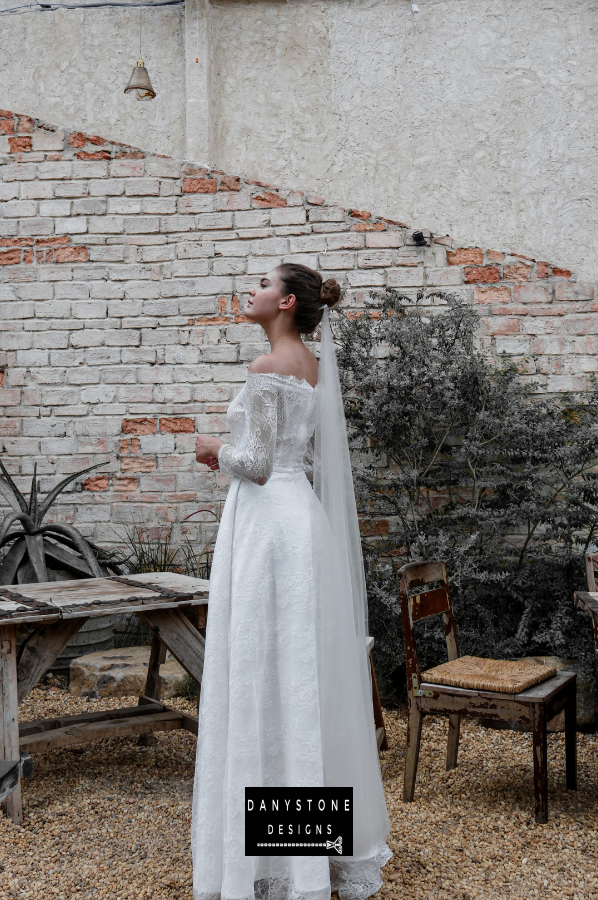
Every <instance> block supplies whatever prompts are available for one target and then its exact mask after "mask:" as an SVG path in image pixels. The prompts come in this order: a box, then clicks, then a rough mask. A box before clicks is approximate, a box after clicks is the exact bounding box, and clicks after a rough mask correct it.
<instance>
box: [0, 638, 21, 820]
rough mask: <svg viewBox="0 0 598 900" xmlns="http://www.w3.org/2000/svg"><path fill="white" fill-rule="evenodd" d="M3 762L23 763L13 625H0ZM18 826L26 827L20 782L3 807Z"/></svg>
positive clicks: (0, 742) (0, 746)
mask: <svg viewBox="0 0 598 900" xmlns="http://www.w3.org/2000/svg"><path fill="white" fill-rule="evenodd" d="M0 724H1V727H2V731H1V732H0V759H3V760H15V761H16V762H18V761H19V759H20V751H19V701H18V696H17V641H16V628H15V626H14V625H0ZM3 806H4V808H5V809H6V813H7V815H8V817H9V818H10V819H12V821H13V822H14V823H15V825H22V824H23V805H22V799H21V782H20V774H19V782H18V784H17V787H16V788H15V789H14V790H13V791H12V793H10V794H9V796H8V797H7V799H6V800H5V801H4V803H3Z"/></svg>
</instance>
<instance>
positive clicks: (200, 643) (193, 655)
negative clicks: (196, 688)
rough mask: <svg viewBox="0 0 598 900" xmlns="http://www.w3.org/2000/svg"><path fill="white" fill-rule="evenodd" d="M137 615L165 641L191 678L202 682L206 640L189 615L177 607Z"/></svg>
mask: <svg viewBox="0 0 598 900" xmlns="http://www.w3.org/2000/svg"><path fill="white" fill-rule="evenodd" d="M137 615H138V616H139V618H140V619H141V620H142V622H145V624H146V625H148V626H149V627H150V628H151V629H152V631H154V632H155V633H156V634H157V635H158V637H159V638H160V639H161V640H162V641H164V643H165V644H166V646H167V647H168V649H169V650H170V652H171V653H172V655H173V656H174V657H175V659H176V660H177V661H178V662H179V663H180V664H181V665H182V667H183V668H184V669H185V671H186V672H188V673H189V675H190V676H191V678H194V679H195V680H196V681H197V682H198V684H199V683H201V679H202V675H203V661H204V656H205V645H206V642H205V640H204V639H203V637H202V636H201V634H200V633H199V631H198V630H197V629H196V628H194V627H193V625H192V624H191V622H190V621H189V619H188V618H187V616H185V615H183V613H182V612H179V611H178V610H176V609H165V610H152V611H151V612H150V611H149V610H148V611H147V612H146V611H144V612H138V613H137Z"/></svg>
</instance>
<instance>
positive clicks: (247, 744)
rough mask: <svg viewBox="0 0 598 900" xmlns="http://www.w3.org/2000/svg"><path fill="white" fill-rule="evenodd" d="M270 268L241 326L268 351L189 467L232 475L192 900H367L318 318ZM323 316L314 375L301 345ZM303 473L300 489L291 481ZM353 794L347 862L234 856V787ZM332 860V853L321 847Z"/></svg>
mask: <svg viewBox="0 0 598 900" xmlns="http://www.w3.org/2000/svg"><path fill="white" fill-rule="evenodd" d="M339 299H340V287H339V285H338V284H337V282H336V281H335V280H334V279H328V280H327V281H325V282H324V283H322V278H321V276H320V275H319V274H318V273H317V272H314V271H313V270H312V269H309V268H307V267H306V266H302V265H297V264H284V265H281V266H278V267H277V268H275V269H274V270H273V271H271V272H270V273H269V274H268V275H267V276H265V277H264V278H262V279H261V282H260V286H259V288H257V289H255V290H252V291H250V299H249V300H248V302H247V307H246V309H245V310H244V315H245V316H246V317H247V318H248V319H251V320H252V321H253V322H257V323H259V324H260V325H261V326H262V327H263V328H264V330H265V332H266V334H267V336H268V340H269V342H270V347H271V353H264V354H263V355H261V356H258V357H257V359H255V360H253V362H252V363H251V364H250V365H249V370H248V373H247V380H246V382H245V384H244V385H243V387H242V389H241V391H240V392H239V393H238V394H237V396H236V397H235V398H234V400H233V401H232V403H231V404H230V406H229V409H228V414H227V417H228V424H229V428H230V432H231V438H230V442H228V443H225V442H223V441H222V440H220V438H217V437H214V436H210V435H202V436H200V437H198V438H197V442H196V459H197V461H198V462H200V463H205V464H206V465H207V466H209V468H210V469H212V470H217V469H220V471H221V472H223V473H224V474H226V475H231V476H232V481H231V485H230V488H229V492H228V496H227V499H226V503H225V505H224V509H223V513H222V518H221V522H220V528H219V531H218V536H217V541H216V546H215V549H214V557H213V563H212V571H211V577H210V599H209V607H208V609H209V612H208V620H207V630H206V656H205V662H204V672H203V680H202V685H201V694H200V708H199V733H198V741H197V760H196V768H195V784H194V793H193V811H192V825H191V831H192V834H191V844H192V851H193V900H256V898H257V900H328V898H330V895H331V891H335V890H336V891H338V893H339V896H340V898H341V900H366V898H367V897H370V896H372V895H373V894H375V893H376V892H377V891H378V890H379V889H380V887H381V886H382V878H381V875H380V869H381V867H382V866H383V865H384V864H385V863H386V862H387V861H388V860H389V859H390V857H391V856H392V853H391V851H390V849H389V848H388V845H387V843H386V840H387V838H388V837H389V834H390V823H389V818H388V812H387V808H386V801H385V797H384V791H383V787H382V779H381V774H380V764H379V760H378V751H377V746H376V739H375V728H374V719H373V711H372V694H371V680H370V679H371V676H370V669H369V662H368V655H367V645H366V636H367V602H366V595H365V580H364V574H363V562H362V557H361V545H360V541H359V528H358V521H357V513H356V508H355V495H354V492H353V483H352V477H351V467H350V459H349V450H348V444H347V434H346V426H345V419H344V413H343V407H342V397H341V393H340V384H339V378H338V370H337V365H336V357H335V353H334V346H333V343H332V334H331V331H330V325H329V321H328V308H329V307H332V306H334V304H335V303H337V302H338V301H339ZM320 323H321V350H320V362H319V365H318V362H317V360H316V359H315V357H314V356H313V355H312V354H311V353H310V351H309V350H308V349H307V347H306V346H305V344H304V343H303V340H302V338H301V335H302V334H311V333H312V332H314V331H315V330H316V328H317V326H318V324H320ZM309 471H313V488H312V486H311V484H310V481H309V480H308V477H307V474H306V473H307V472H309ZM335 786H336V787H347V786H351V787H353V855H352V856H342V855H341V856H337V855H331V856H290V855H289V856H245V829H244V825H245V810H244V800H245V787H335ZM331 853H334V851H332V850H331Z"/></svg>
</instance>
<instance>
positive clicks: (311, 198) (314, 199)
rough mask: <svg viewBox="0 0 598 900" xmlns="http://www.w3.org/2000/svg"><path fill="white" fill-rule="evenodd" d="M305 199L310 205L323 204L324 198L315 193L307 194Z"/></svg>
mask: <svg viewBox="0 0 598 900" xmlns="http://www.w3.org/2000/svg"><path fill="white" fill-rule="evenodd" d="M306 200H307V202H308V203H309V204H310V206H324V198H323V197H318V196H317V194H308V195H307V197H306Z"/></svg>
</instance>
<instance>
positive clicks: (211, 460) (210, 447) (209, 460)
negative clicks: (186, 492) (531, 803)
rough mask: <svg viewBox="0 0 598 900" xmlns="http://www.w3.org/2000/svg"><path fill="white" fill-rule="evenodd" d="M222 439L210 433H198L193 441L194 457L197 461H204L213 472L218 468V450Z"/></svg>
mask: <svg viewBox="0 0 598 900" xmlns="http://www.w3.org/2000/svg"><path fill="white" fill-rule="evenodd" d="M223 443H224V441H221V440H220V438H217V437H212V436H211V435H207V434H206V435H204V434H200V435H199V437H198V438H197V440H196V441H195V459H196V460H197V462H198V463H204V464H205V465H207V466H209V468H210V469H211V470H212V471H213V472H215V471H216V470H217V469H219V468H220V466H219V465H218V450H219V449H220V447H221V446H222V444H223Z"/></svg>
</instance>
